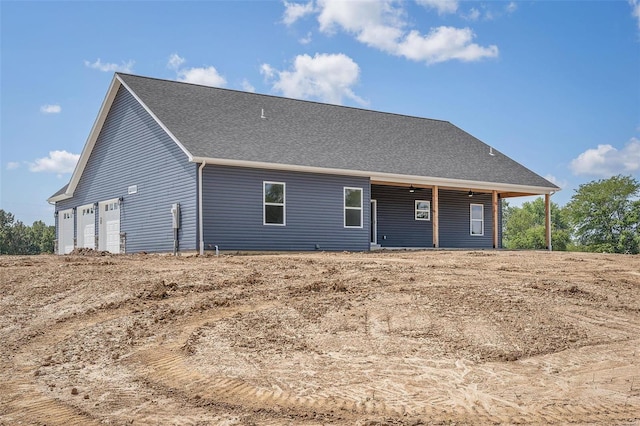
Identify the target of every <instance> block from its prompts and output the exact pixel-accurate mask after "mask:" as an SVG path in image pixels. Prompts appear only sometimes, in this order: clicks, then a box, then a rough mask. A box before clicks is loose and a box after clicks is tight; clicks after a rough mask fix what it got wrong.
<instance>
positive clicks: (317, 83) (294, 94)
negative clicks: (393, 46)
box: [260, 53, 366, 105]
mask: <svg viewBox="0 0 640 426" xmlns="http://www.w3.org/2000/svg"><path fill="white" fill-rule="evenodd" d="M260 72H261V73H262V74H263V75H264V76H265V77H266V78H267V79H268V80H274V82H273V89H274V90H275V91H276V92H279V93H282V94H283V95H284V96H287V97H291V98H298V99H318V100H321V101H323V102H329V103H333V104H342V100H343V98H348V99H351V100H353V101H355V102H357V103H359V104H361V105H366V102H365V101H364V100H363V99H362V98H360V97H359V96H357V95H356V94H355V93H354V92H353V90H352V86H353V85H355V84H356V83H357V82H358V78H359V76H360V67H359V66H358V64H356V63H355V62H354V61H353V59H351V58H350V57H348V56H346V55H344V54H342V53H338V54H321V53H316V54H315V56H314V57H311V56H309V55H298V56H296V58H295V60H294V63H293V68H292V69H291V70H289V71H287V70H285V71H278V70H276V69H274V68H273V67H271V66H270V65H269V64H263V65H262V66H261V68H260Z"/></svg>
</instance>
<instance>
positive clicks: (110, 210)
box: [98, 199, 120, 253]
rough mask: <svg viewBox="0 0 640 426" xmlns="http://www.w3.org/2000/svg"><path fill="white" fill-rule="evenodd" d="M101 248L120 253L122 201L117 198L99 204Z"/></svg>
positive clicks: (99, 242) (99, 243)
mask: <svg viewBox="0 0 640 426" xmlns="http://www.w3.org/2000/svg"><path fill="white" fill-rule="evenodd" d="M98 209H99V210H100V211H99V212H98V217H99V218H100V220H99V222H100V227H99V234H98V245H99V246H100V250H106V251H108V252H110V253H120V203H119V202H118V200H117V199H115V200H109V201H103V202H101V203H99V204H98Z"/></svg>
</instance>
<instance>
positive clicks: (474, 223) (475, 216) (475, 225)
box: [469, 204, 484, 237]
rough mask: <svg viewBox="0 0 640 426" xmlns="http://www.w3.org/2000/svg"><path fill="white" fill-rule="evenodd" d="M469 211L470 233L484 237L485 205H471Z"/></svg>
mask: <svg viewBox="0 0 640 426" xmlns="http://www.w3.org/2000/svg"><path fill="white" fill-rule="evenodd" d="M469 209H470V210H469V216H470V219H471V224H470V233H471V235H475V236H480V237H481V236H483V235H484V204H471V205H470V206H469Z"/></svg>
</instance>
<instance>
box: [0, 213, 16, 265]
mask: <svg viewBox="0 0 640 426" xmlns="http://www.w3.org/2000/svg"><path fill="white" fill-rule="evenodd" d="M14 221H15V218H14V217H13V215H12V214H11V213H9V212H5V211H4V210H2V209H0V254H8V253H9V251H10V249H11V241H12V238H13V237H12V232H11V231H12V228H13V222H14Z"/></svg>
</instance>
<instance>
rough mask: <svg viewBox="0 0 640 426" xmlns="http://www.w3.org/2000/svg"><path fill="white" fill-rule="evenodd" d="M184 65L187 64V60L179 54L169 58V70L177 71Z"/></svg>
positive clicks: (173, 54)
mask: <svg viewBox="0 0 640 426" xmlns="http://www.w3.org/2000/svg"><path fill="white" fill-rule="evenodd" d="M184 63H185V59H184V58H183V57H181V56H180V55H178V54H177V53H172V54H171V56H169V61H168V62H167V68H170V69H172V70H177V69H178V68H180V66H182V64H184Z"/></svg>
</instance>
